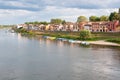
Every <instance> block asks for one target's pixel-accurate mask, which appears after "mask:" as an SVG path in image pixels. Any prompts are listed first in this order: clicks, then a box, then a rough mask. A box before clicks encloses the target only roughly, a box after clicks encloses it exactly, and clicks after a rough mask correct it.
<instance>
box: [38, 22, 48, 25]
mask: <svg viewBox="0 0 120 80" xmlns="http://www.w3.org/2000/svg"><path fill="white" fill-rule="evenodd" d="M40 24H43V25H48V24H49V23H48V22H46V21H43V22H40Z"/></svg>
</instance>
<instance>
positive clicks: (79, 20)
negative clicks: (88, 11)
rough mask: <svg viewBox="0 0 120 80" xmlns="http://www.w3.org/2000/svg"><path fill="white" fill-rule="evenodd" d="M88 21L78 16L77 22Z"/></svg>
mask: <svg viewBox="0 0 120 80" xmlns="http://www.w3.org/2000/svg"><path fill="white" fill-rule="evenodd" d="M86 21H88V19H87V18H86V17H85V16H79V17H78V19H77V22H86Z"/></svg>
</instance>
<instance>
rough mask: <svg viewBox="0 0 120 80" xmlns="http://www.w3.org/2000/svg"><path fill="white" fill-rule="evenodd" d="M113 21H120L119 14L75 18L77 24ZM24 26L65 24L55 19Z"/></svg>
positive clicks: (63, 21)
mask: <svg viewBox="0 0 120 80" xmlns="http://www.w3.org/2000/svg"><path fill="white" fill-rule="evenodd" d="M114 20H119V21H120V13H117V12H112V13H111V14H110V15H109V16H106V15H102V16H100V17H99V16H94V15H92V16H90V17H89V19H88V18H87V17H85V16H79V17H78V18H77V22H86V21H92V22H97V21H114ZM25 24H43V25H48V24H66V21H65V20H62V19H59V18H56V19H51V21H50V22H46V21H42V22H38V21H35V22H25Z"/></svg>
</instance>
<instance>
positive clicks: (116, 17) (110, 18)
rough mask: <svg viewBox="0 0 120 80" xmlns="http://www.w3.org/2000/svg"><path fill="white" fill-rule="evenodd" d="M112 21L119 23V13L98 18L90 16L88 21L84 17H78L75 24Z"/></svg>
mask: <svg viewBox="0 0 120 80" xmlns="http://www.w3.org/2000/svg"><path fill="white" fill-rule="evenodd" d="M114 20H119V21H120V13H117V12H112V13H111V14H110V15H109V16H106V15H102V16H100V17H98V16H90V17H89V20H88V19H87V17H85V16H79V17H78V19H77V22H86V21H92V22H97V21H114Z"/></svg>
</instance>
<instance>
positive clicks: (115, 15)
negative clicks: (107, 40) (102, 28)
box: [109, 12, 120, 21]
mask: <svg viewBox="0 0 120 80" xmlns="http://www.w3.org/2000/svg"><path fill="white" fill-rule="evenodd" d="M109 20H110V21H114V20H120V15H119V14H118V13H116V12H113V13H111V14H110V16H109Z"/></svg>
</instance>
